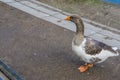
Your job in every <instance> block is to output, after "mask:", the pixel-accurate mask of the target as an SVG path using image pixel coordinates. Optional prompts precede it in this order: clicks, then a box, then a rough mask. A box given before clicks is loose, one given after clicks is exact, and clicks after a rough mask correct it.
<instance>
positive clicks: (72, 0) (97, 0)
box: [52, 0, 102, 5]
mask: <svg viewBox="0 0 120 80" xmlns="http://www.w3.org/2000/svg"><path fill="white" fill-rule="evenodd" d="M52 1H57V2H65V3H77V4H79V3H83V4H95V5H96V4H101V3H102V1H101V0H52Z"/></svg>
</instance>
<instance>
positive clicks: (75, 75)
mask: <svg viewBox="0 0 120 80" xmlns="http://www.w3.org/2000/svg"><path fill="white" fill-rule="evenodd" d="M73 35H74V33H73V32H71V31H69V30H66V29H64V28H61V27H58V26H57V25H55V24H52V23H49V22H46V21H44V20H41V19H38V18H36V17H34V16H31V15H29V14H26V13H24V12H22V11H20V10H17V9H15V8H12V7H10V6H7V5H5V4H3V3H1V2H0V57H1V59H2V60H4V61H5V62H6V63H7V64H9V65H10V66H11V67H12V68H14V69H15V70H16V71H17V72H18V73H19V74H20V75H22V76H23V77H24V78H25V79H26V80H119V79H120V76H119V74H120V59H119V56H118V57H114V58H109V59H108V60H107V61H106V62H104V63H101V64H96V65H95V66H94V67H93V68H91V69H90V70H88V71H87V72H85V73H80V72H79V71H78V70H77V68H78V67H79V66H80V65H81V64H83V63H84V62H82V61H80V59H79V58H78V57H77V56H76V55H75V54H74V53H73V52H72V50H71V41H72V38H73Z"/></svg>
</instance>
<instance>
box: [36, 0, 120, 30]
mask: <svg viewBox="0 0 120 80" xmlns="http://www.w3.org/2000/svg"><path fill="white" fill-rule="evenodd" d="M38 1H41V2H44V3H47V4H49V5H51V6H54V7H56V8H59V9H62V10H64V11H66V12H70V13H75V14H79V15H80V16H82V17H84V18H87V19H90V20H93V21H96V22H98V23H101V24H104V25H107V26H109V27H112V28H116V29H119V30H120V6H119V5H112V4H107V3H103V2H95V3H94V2H93V3H90V2H80V1H79V2H77V1H78V0H76V2H73V1H72V0H68V1H66V0H38ZM93 1H94V0H93ZM97 1H98V0H97Z"/></svg>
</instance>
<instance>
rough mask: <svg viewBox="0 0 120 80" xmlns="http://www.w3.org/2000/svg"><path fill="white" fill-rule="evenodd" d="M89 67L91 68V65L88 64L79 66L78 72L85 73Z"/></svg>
mask: <svg viewBox="0 0 120 80" xmlns="http://www.w3.org/2000/svg"><path fill="white" fill-rule="evenodd" d="M91 67H93V64H91V63H88V64H85V65H82V66H80V67H79V68H78V70H79V71H80V72H85V71H87V70H88V69H89V68H91Z"/></svg>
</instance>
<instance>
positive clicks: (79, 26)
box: [65, 15, 119, 72]
mask: <svg viewBox="0 0 120 80" xmlns="http://www.w3.org/2000/svg"><path fill="white" fill-rule="evenodd" d="M65 20H67V21H72V22H73V23H75V25H76V33H75V36H74V38H73V40H72V50H73V51H74V53H75V54H76V55H77V56H79V57H80V59H81V60H82V61H84V62H85V64H84V65H81V66H80V67H79V68H78V70H79V71H80V72H85V71H87V70H88V69H89V68H91V67H93V64H95V63H101V62H104V61H105V60H106V59H107V58H109V57H113V56H118V55H119V49H118V48H117V47H112V46H109V45H107V44H104V43H102V42H99V41H97V40H94V39H92V38H90V37H87V36H84V24H83V21H82V19H81V18H80V16H78V15H71V16H67V17H66V18H65Z"/></svg>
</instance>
